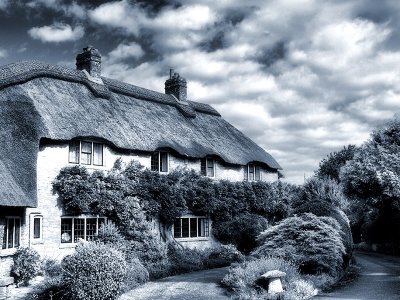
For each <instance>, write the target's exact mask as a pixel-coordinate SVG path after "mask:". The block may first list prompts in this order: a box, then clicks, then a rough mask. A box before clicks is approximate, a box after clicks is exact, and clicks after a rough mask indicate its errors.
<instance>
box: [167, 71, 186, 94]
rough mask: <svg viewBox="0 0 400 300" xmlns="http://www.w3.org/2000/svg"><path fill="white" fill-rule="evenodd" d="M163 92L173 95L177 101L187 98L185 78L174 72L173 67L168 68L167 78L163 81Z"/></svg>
mask: <svg viewBox="0 0 400 300" xmlns="http://www.w3.org/2000/svg"><path fill="white" fill-rule="evenodd" d="M165 93H166V94H168V95H174V96H175V97H176V98H177V99H178V100H179V101H186V100H187V85H186V79H185V78H183V77H181V76H179V73H174V69H170V70H169V79H167V80H166V81H165Z"/></svg>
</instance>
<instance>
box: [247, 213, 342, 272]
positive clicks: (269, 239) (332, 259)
mask: <svg viewBox="0 0 400 300" xmlns="http://www.w3.org/2000/svg"><path fill="white" fill-rule="evenodd" d="M341 234H342V233H341V230H340V225H339V224H338V222H337V221H336V220H334V219H333V218H328V217H317V216H315V215H313V214H309V213H307V214H303V215H301V216H299V217H297V216H295V217H290V218H287V219H285V220H283V221H282V222H280V223H278V224H277V225H275V226H273V227H270V228H269V229H267V230H266V231H264V232H263V233H261V234H260V236H259V237H258V242H259V246H258V248H256V250H255V251H254V252H253V254H254V255H256V256H265V255H270V256H279V257H282V258H284V259H288V260H289V259H290V260H292V261H293V262H294V263H295V264H296V265H297V266H299V269H300V271H302V272H303V273H306V274H317V273H320V272H323V273H324V272H325V273H328V274H330V275H333V276H335V275H338V274H339V273H340V272H341V270H342V266H343V255H344V254H345V249H344V245H343V242H342V237H341Z"/></svg>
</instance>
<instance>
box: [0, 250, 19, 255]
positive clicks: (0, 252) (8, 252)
mask: <svg viewBox="0 0 400 300" xmlns="http://www.w3.org/2000/svg"><path fill="white" fill-rule="evenodd" d="M15 252H17V248H10V249H0V257H7V256H12V255H14V254H15Z"/></svg>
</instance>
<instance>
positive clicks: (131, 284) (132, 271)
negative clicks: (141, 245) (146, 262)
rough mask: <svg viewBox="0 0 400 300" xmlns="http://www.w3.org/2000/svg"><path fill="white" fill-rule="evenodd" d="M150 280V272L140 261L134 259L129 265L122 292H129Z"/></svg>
mask: <svg viewBox="0 0 400 300" xmlns="http://www.w3.org/2000/svg"><path fill="white" fill-rule="evenodd" d="M148 280H149V272H148V271H147V269H146V268H145V267H144V266H143V265H142V263H141V262H140V261H139V259H137V258H134V259H132V260H130V262H129V263H128V264H127V271H126V274H125V277H124V281H123V283H122V288H121V290H122V291H123V292H126V291H129V290H131V289H133V288H135V287H137V286H138V285H140V284H143V283H146V282H147V281H148Z"/></svg>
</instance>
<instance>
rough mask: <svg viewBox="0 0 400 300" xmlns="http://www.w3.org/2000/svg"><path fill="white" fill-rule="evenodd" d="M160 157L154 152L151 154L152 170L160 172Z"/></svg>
mask: <svg viewBox="0 0 400 300" xmlns="http://www.w3.org/2000/svg"><path fill="white" fill-rule="evenodd" d="M158 156H159V152H154V153H152V154H151V170H152V171H158Z"/></svg>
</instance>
